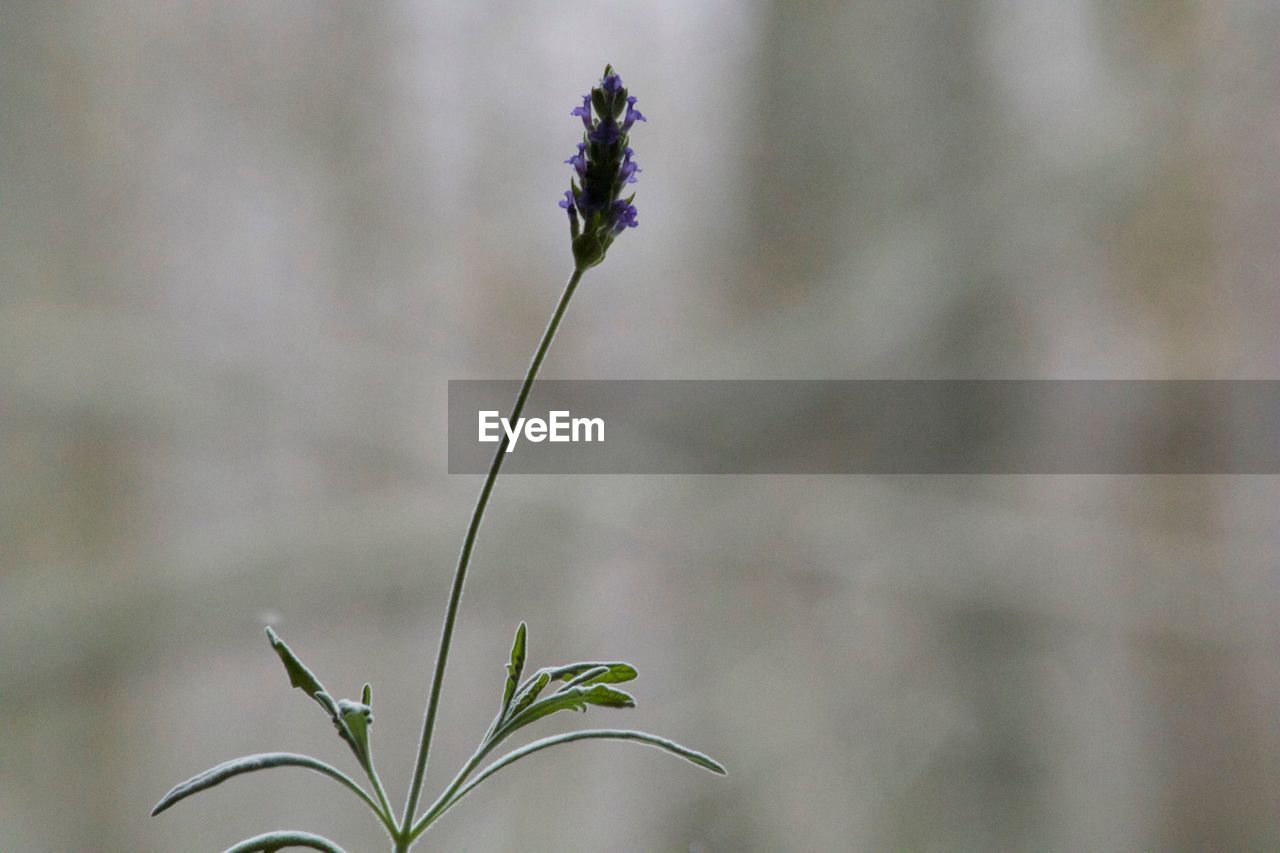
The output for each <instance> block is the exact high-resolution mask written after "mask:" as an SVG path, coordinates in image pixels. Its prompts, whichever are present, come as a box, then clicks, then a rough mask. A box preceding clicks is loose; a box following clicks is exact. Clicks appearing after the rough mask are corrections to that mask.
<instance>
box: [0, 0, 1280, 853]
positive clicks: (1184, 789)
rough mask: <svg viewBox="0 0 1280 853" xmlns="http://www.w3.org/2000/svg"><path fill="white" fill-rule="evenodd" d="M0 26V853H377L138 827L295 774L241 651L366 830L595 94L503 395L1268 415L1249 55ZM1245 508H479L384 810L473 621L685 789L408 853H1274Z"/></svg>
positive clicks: (464, 33)
mask: <svg viewBox="0 0 1280 853" xmlns="http://www.w3.org/2000/svg"><path fill="white" fill-rule="evenodd" d="M4 21H5V23H4V26H3V27H0V106H2V108H3V116H4V121H3V125H2V127H3V129H2V130H0V264H3V267H2V269H3V276H2V278H0V282H2V285H3V290H2V291H0V652H2V653H0V850H5V851H10V850H12V851H54V850H57V851H100V850H102V851H107V850H110V851H115V850H121V851H124V850H128V851H140V853H141V852H142V851H157V853H159V851H175V850H177V851H193V853H194V851H200V850H217V849H223V848H224V847H226V846H227V845H229V844H230V843H232V842H233V841H235V840H236V839H238V838H241V837H245V836H247V835H251V834H254V833H256V832H259V831H264V830H266V829H270V828H273V827H275V826H277V825H279V826H288V827H304V828H308V829H312V830H314V831H318V832H323V833H325V834H330V835H332V836H334V837H336V838H337V839H339V840H340V841H342V842H343V843H344V845H346V846H347V848H348V849H351V850H370V849H382V847H383V845H382V843H381V841H380V840H379V839H380V833H379V829H378V827H377V825H376V824H375V822H374V821H372V820H371V819H369V818H368V816H367V815H366V814H364V813H362V811H361V810H360V809H359V808H358V807H353V805H352V804H353V803H354V801H352V804H349V803H348V801H347V797H346V796H345V795H344V794H343V792H341V791H340V789H338V788H336V786H332V785H330V784H329V783H327V782H323V781H320V780H319V779H318V777H316V778H312V777H310V776H308V775H307V774H301V775H299V774H297V773H296V772H293V771H288V770H281V771H274V773H275V774H277V775H274V776H266V775H262V776H259V777H256V778H245V779H239V780H235V781H233V782H230V783H228V784H226V785H225V786H223V787H221V788H219V789H217V790H216V791H215V792H213V793H209V794H204V795H202V796H201V797H199V798H197V799H194V800H192V801H190V802H185V803H182V804H181V805H179V806H177V807H175V808H174V810H173V811H172V812H169V813H166V814H165V815H163V816H161V817H160V818H156V819H150V818H148V817H147V816H146V814H147V812H148V810H149V809H150V807H151V805H152V804H153V803H154V802H155V801H156V799H158V797H159V796H160V795H161V794H162V793H163V792H164V791H165V790H166V789H167V788H168V787H169V786H170V785H171V784H173V783H174V782H177V781H179V780H180V779H183V778H185V777H186V776H188V775H190V774H192V773H194V772H196V771H198V770H201V769H203V768H205V767H207V766H209V765H211V764H214V763H216V762H218V761H221V760H223V759H225V758H229V757H232V756H235V755H239V754H243V753H251V752H257V751H263V750H269V749H288V750H292V751H301V752H310V753H315V754H319V755H322V756H326V757H330V758H334V759H335V760H338V761H341V753H342V751H343V750H342V748H341V745H340V744H339V743H338V741H337V740H336V739H335V738H333V736H332V732H331V729H330V728H329V726H328V725H327V724H326V723H325V722H324V720H323V719H322V718H320V717H319V716H318V715H317V714H316V713H315V712H314V708H312V707H311V706H310V705H309V703H307V702H306V700H305V699H304V698H303V697H302V696H300V695H298V694H296V693H294V692H291V691H290V690H289V689H288V686H287V682H286V680H285V678H284V674H283V672H282V670H281V669H280V666H279V663H278V661H277V660H276V659H275V657H274V656H273V655H272V654H271V652H270V650H269V649H268V647H267V645H266V642H265V639H264V638H263V636H262V632H261V627H262V625H264V624H268V623H270V624H274V625H276V626H277V627H278V629H279V630H280V631H281V633H282V634H283V635H284V636H285V637H286V638H287V639H288V640H289V641H290V643H291V644H292V645H293V646H294V647H295V649H297V650H298V651H299V652H300V653H301V654H302V655H303V657H304V659H306V660H307V661H308V662H309V663H310V664H311V665H312V667H313V668H315V669H316V670H317V671H318V672H319V673H320V674H321V676H322V677H323V678H324V679H325V680H326V682H327V683H328V684H329V686H330V687H331V688H333V689H334V690H335V691H337V692H339V693H341V694H343V695H354V694H355V692H356V691H357V689H358V686H359V685H360V684H361V683H362V682H363V681H364V680H366V679H367V680H369V681H372V682H373V684H374V688H375V709H376V716H377V724H376V728H375V732H376V734H375V741H376V743H377V746H378V749H379V764H380V766H381V768H382V770H383V772H384V776H386V777H387V778H388V779H389V780H390V787H391V789H392V796H393V799H394V800H396V801H397V802H399V801H400V800H401V799H402V798H403V796H404V792H405V780H406V779H407V777H408V775H409V772H410V768H411V763H412V758H413V756H412V745H413V742H414V740H415V738H416V733H417V730H418V727H419V725H420V717H419V714H420V712H421V706H422V703H423V701H424V700H425V696H426V686H427V682H428V680H429V678H430V667H431V659H432V655H433V653H434V644H435V641H436V637H437V631H438V625H439V620H440V618H441V616H442V612H443V604H444V599H445V596H446V594H447V589H448V583H449V575H450V570H451V567H452V562H453V559H454V557H455V553H456V551H455V549H456V547H457V545H458V542H459V539H460V536H461V533H462V529H463V526H464V524H465V522H466V517H467V513H468V511H469V509H470V501H471V500H472V499H473V497H474V492H475V491H476V489H477V488H478V486H479V483H478V478H475V477H450V476H449V475H447V473H446V471H445V450H446V448H445V446H444V426H445V417H444V402H445V382H446V380H447V379H449V378H467V377H510V376H513V375H516V374H517V372H518V371H519V370H520V369H522V367H523V366H524V364H525V359H526V358H527V356H528V353H529V351H530V349H531V348H532V346H533V344H534V342H535V341H536V336H537V334H538V332H539V331H540V329H541V325H542V323H543V317H544V316H545V314H546V313H547V312H548V311H549V310H550V308H551V305H552V303H553V301H554V299H555V296H556V294H557V292H558V288H559V286H560V282H561V280H562V278H563V276H564V275H565V273H566V272H567V271H568V270H567V265H568V260H569V258H568V247H567V235H566V233H565V232H566V228H565V223H564V220H563V215H562V213H561V211H559V209H557V208H556V206H555V202H556V199H557V198H558V195H559V193H560V192H562V190H563V189H564V187H565V186H566V182H567V178H568V167H566V166H563V165H562V164H561V162H560V161H562V160H563V159H564V158H565V157H567V156H568V155H569V153H571V151H572V146H573V143H574V142H575V141H576V140H575V136H576V133H577V130H575V122H576V120H575V119H571V118H570V117H569V116H568V112H569V110H570V108H571V107H572V106H573V105H574V104H575V103H576V99H577V97H578V96H579V95H580V94H581V92H582V91H584V90H585V88H586V87H587V86H588V85H589V84H590V83H591V82H592V81H593V80H594V79H595V78H596V77H597V76H598V74H599V71H600V68H601V67H602V66H603V65H604V63H605V62H607V61H608V62H613V63H614V64H615V65H616V66H617V67H618V68H619V69H620V70H621V71H622V73H623V74H624V75H625V77H626V79H627V82H628V84H629V85H630V86H631V88H632V90H633V92H634V93H635V94H637V95H639V97H640V98H641V103H640V106H641V108H642V109H644V111H645V112H646V114H647V115H648V116H649V119H650V120H649V122H648V123H646V124H644V125H641V126H640V127H639V129H638V130H637V131H636V132H635V133H634V134H633V137H634V145H635V148H636V150H637V157H638V159H639V160H640V162H641V163H642V165H643V167H644V170H645V171H644V173H643V175H642V176H641V182H640V184H639V185H638V187H637V189H638V190H639V195H638V198H637V204H638V205H639V207H640V220H641V223H642V225H641V227H640V228H639V229H638V230H636V231H633V232H628V233H627V234H626V235H625V237H624V238H623V239H622V240H621V241H620V242H619V243H618V244H617V246H616V247H615V248H614V249H613V251H612V253H611V257H610V259H609V262H608V263H607V264H606V265H605V266H604V267H602V268H601V269H600V270H598V271H595V272H593V273H591V275H590V277H589V278H588V279H587V282H586V283H585V284H584V286H583V289H582V291H581V293H580V296H579V297H578V298H577V299H576V301H575V304H574V305H573V306H572V309H571V312H570V316H569V318H568V320H567V322H566V325H565V327H564V330H563V333H562V335H561V337H560V339H559V340H558V341H557V343H556V347H555V350H554V351H553V354H552V356H551V358H550V360H549V362H548V365H547V375H548V376H556V377H565V378H570V377H571V378H609V377H660V378H661V377H672V378H686V377H698V378H716V377H725V378H757V377H759V378H774V377H797V378H968V377H983V378H1031V377H1035V378H1042V377H1043V378H1094V377H1097V378H1103V377H1105V378H1275V376H1276V372H1275V370H1276V368H1275V365H1276V364H1277V358H1278V357H1280V344H1278V343H1277V341H1280V335H1277V334H1276V325H1277V321H1278V320H1280V289H1277V287H1276V284H1277V270H1280V242H1278V241H1277V240H1276V236H1277V225H1280V157H1278V156H1277V154H1276V139H1277V134H1278V133H1280V51H1277V49H1276V45H1277V44H1280V10H1278V9H1277V8H1276V7H1275V6H1274V4H1268V3H1264V2H1249V0H1221V1H1220V2H1216V3H1208V4H1194V3H1169V2H1138V1H1137V0H1132V2H1122V3H1109V2H1101V1H1100V0H1092V2H1083V0H1081V2H1052V3H1050V2H1039V3H1025V2H995V0H987V1H986V2H972V3H962V4H961V3H942V2H933V3H928V2H906V3H859V4H796V3H782V2H776V3H773V4H769V3H754V4H742V3H728V2H706V3H679V2H674V0H670V2H661V3H653V4H643V5H641V4H629V5H623V4H595V5H589V6H584V5H583V4H577V3H575V4H570V3H548V2H543V3H505V4H504V3H429V4H391V5H382V4H361V5H357V4H348V5H338V4H332V5H306V6H299V5H296V4H283V3H280V4H254V5H252V6H246V5H238V4H237V5H230V4H198V5H195V6H188V5H177V4H175V5H161V6H157V5H155V4H143V3H128V2H124V3H111V4H107V3H85V4H38V3H16V4H11V5H10V6H9V7H7V8H6V11H5V14H4ZM1278 506H1280V482H1277V480H1276V478H1274V477H1236V478H1228V477H1161V478H1142V477H1096V476H1094V477H1086V476H1081V477H949V478H942V477H938V478H931V477H890V478H886V477H879V478H873V477H849V478H837V477H832V478H798V477H777V478H768V477H740V478H696V477H688V478H680V477H634V478H627V477H597V478H593V477H543V478H539V477H519V478H509V479H507V480H504V481H503V482H502V483H501V484H500V486H499V489H498V492H497V493H496V498H495V500H494V503H493V505H492V508H491V511H490V513H489V516H488V519H487V521H486V525H485V530H484V538H483V539H482V542H481V545H480V548H479V550H478V553H477V558H476V563H475V568H474V575H473V578H472V581H471V583H470V585H469V588H468V594H467V597H466V599H465V601H464V606H463V611H462V617H461V627H460V630H459V634H458V638H457V643H456V644H455V649H456V651H455V656H454V658H453V661H452V664H451V668H450V675H449V679H448V692H447V693H446V696H445V700H444V706H443V713H442V719H441V729H440V733H439V734H440V737H439V740H438V746H437V749H436V751H435V752H434V757H433V762H432V763H433V767H434V768H441V769H437V770H436V773H437V774H439V773H441V772H443V768H445V767H451V766H454V765H456V764H457V763H458V762H459V761H461V760H462V759H463V758H465V756H466V755H467V754H468V753H469V746H470V744H471V743H473V742H474V740H475V738H476V737H478V736H479V735H480V734H481V733H482V732H483V730H484V728H485V726H486V725H487V723H488V721H489V714H490V713H491V712H492V708H493V703H494V701H495V696H496V691H497V690H499V689H500V684H501V679H502V672H503V670H502V664H503V661H504V656H505V654H506V651H507V647H508V644H509V642H510V634H511V631H512V629H513V627H514V626H515V625H516V624H517V622H518V621H519V620H521V619H524V620H527V621H528V623H529V627H530V637H531V652H532V661H533V662H534V663H537V664H543V663H553V662H558V661H562V660H571V659H579V658H581V657H582V656H584V655H603V656H604V657H606V658H625V659H629V660H632V661H634V662H635V663H636V664H637V666H638V667H639V669H640V670H641V673H642V676H641V681H640V682H639V683H638V685H637V694H638V697H639V700H640V704H639V708H638V709H637V710H635V711H631V712H627V713H628V715H629V717H630V719H629V720H628V722H630V723H632V724H635V725H636V726H637V727H641V728H645V729H650V730H654V731H659V732H663V733H668V734H670V735H672V736H674V737H676V738H677V739H679V740H682V741H684V742H687V743H690V744H692V745H694V746H696V747H698V748H701V749H704V750H706V751H708V752H710V753H712V754H713V755H716V756H717V757H718V758H721V759H722V760H724V761H725V763H726V764H728V765H729V766H730V769H731V776H730V777H729V778H728V779H727V780H717V779H713V778H711V777H710V776H706V775H704V774H701V773H698V772H695V771H693V770H690V769H688V768H686V767H683V766H678V765H677V764H675V763H674V762H672V761H671V760H670V759H667V758H665V757H663V756H660V755H658V754H657V753H651V752H650V751H627V749H626V748H625V747H618V746H609V745H587V746H584V747H582V748H581V749H576V750H575V749H566V750H564V751H562V752H561V753H559V754H556V753H554V752H550V753H546V754H543V755H542V756H540V757H539V758H537V759H533V760H530V761H529V762H526V763H523V764H522V765H521V766H519V767H516V768H513V769H512V770H510V771H507V773H505V774H504V777H505V778H504V777H497V778H495V780H494V781H493V782H492V783H489V784H488V785H486V787H485V788H484V789H481V791H480V792H478V793H477V794H476V795H475V796H474V797H473V798H471V799H469V800H468V801H467V802H466V803H465V804H464V805H463V806H460V807H459V808H458V809H457V811H456V813H455V814H452V815H451V816H450V817H449V818H448V819H447V820H445V821H444V822H442V823H441V825H440V826H439V827H438V829H436V830H433V831H432V833H431V835H430V836H428V838H429V839H431V840H433V841H434V845H435V847H436V848H438V849H447V850H463V849H470V850H495V851H501V850H559V851H582V853H588V851H590V853H597V852H598V851H602V850H608V851H621V853H630V851H668V850H670V851H681V853H684V851H688V853H729V851H732V853H736V851H761V853H773V851H787V852H788V853H792V852H793V853H809V851H828V850H830V851H837V850H889V849H892V850H913V851H915V850H919V851H956V850H972V851H987V850H1063V851H1068V850H1114V851H1146V850H1153V849H1159V850H1223V851H1228V850H1242V851H1243V850H1249V851H1253V850H1270V849H1278V848H1280V816H1278V815H1277V812H1276V809H1275V804H1276V802H1277V801H1280V729H1278V728H1277V722H1276V721H1277V703H1278V702H1280V665H1278V664H1277V654H1278V642H1280V633H1278V632H1277V629H1276V627H1275V626H1276V625H1277V624H1280V620H1277V616H1280V607H1278V606H1277V604H1278V599H1280V588H1278V583H1280V572H1278V570H1277V558H1276V555H1277V554H1278V553H1280V533H1277V531H1280V525H1277V523H1276V522H1277V521H1278V520H1280V519H1278V518H1277V507H1278ZM592 714H593V715H595V716H596V718H597V720H601V719H603V718H604V714H598V713H597V712H594V711H593V712H592ZM565 725H566V723H563V722H559V721H556V720H551V721H548V724H547V726H546V730H547V731H551V730H556V729H557V726H559V727H561V728H563V727H564V726H565ZM605 761H611V762H612V761H616V762H617V764H616V765H614V766H613V767H610V768H606V765H605V764H604V762H605ZM344 766H345V765H344ZM291 773H292V775H290V774H291ZM438 782H439V780H438V778H437V784H438ZM428 847H429V848H430V845H428Z"/></svg>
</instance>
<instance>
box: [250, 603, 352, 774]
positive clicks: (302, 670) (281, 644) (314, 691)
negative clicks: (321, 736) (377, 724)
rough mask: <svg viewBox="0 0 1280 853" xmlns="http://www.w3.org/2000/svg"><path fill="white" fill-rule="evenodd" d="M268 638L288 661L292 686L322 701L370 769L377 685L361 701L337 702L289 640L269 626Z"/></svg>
mask: <svg viewBox="0 0 1280 853" xmlns="http://www.w3.org/2000/svg"><path fill="white" fill-rule="evenodd" d="M267 639H269V640H270V641H271V648H273V649H275V652H276V654H277V655H279V656H280V660H281V661H283V662H284V668H285V671H286V672H288V673H289V685H290V686H291V687H297V688H298V689H299V690H301V691H302V692H303V693H306V694H307V695H308V696H310V697H311V698H312V699H315V700H316V702H318V703H319V704H320V707H321V708H323V709H324V710H325V713H326V714H328V715H329V719H330V720H332V721H333V725H334V728H336V729H337V730H338V736H339V737H340V738H342V739H343V740H344V741H346V742H347V746H349V747H351V751H352V752H354V753H355V756H356V759H357V760H358V761H359V762H360V766H361V767H364V768H365V769H368V767H369V762H370V760H371V759H370V751H369V727H370V726H372V725H373V708H372V707H371V703H372V702H373V688H372V687H370V686H369V685H368V684H366V685H365V686H364V689H363V690H362V691H361V693H360V701H359V702H353V701H351V700H350V699H339V700H337V701H334V698H333V696H332V695H331V694H330V693H329V691H327V690H325V689H324V685H323V684H321V683H320V679H318V678H316V677H315V675H314V674H313V673H312V672H311V670H309V669H307V665H306V664H304V663H303V662H302V661H301V660H299V659H298V656H297V655H295V654H294V653H293V650H292V649H290V648H289V646H288V645H286V644H285V641H284V640H282V639H280V637H279V636H278V635H277V634H276V632H275V631H273V630H271V629H270V628H268V629H267Z"/></svg>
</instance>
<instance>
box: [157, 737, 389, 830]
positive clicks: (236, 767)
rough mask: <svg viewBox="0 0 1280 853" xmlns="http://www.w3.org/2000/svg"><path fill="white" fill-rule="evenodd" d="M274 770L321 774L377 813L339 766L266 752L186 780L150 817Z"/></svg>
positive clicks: (301, 756)
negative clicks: (250, 775)
mask: <svg viewBox="0 0 1280 853" xmlns="http://www.w3.org/2000/svg"><path fill="white" fill-rule="evenodd" d="M272 767H304V768H306V769H308V770H314V771H316V772H317V773H322V774H324V775H325V776H328V777H329V778H331V779H334V780H335V781H337V782H339V783H340V784H342V785H344V786H346V787H347V788H350V789H351V790H352V791H354V792H355V793H356V794H357V795H358V796H359V797H360V799H362V800H364V802H365V804H366V805H368V806H369V808H371V809H373V810H374V811H375V812H378V807H377V806H376V805H375V804H374V802H373V799H372V798H370V797H369V795H368V794H366V793H365V792H364V790H363V789H362V788H361V787H360V786H359V785H357V784H356V783H355V781H354V780H353V779H352V778H351V777H350V776H348V775H347V774H345V773H343V772H342V771H341V770H339V769H337V768H336V767H332V766H330V765H328V764H326V763H325V762H323V761H320V760H319V759H317V758H312V757H311V756H309V755H297V754H295V753H291V752H264V753H260V754H258V755H246V756H244V757H243V758H233V759H232V760H230V761H224V762H223V763H222V764H219V765H218V766H217V767H211V768H209V769H208V770H206V771H204V772H203V773H200V774H197V775H195V776H192V777H191V778H190V779H188V780H187V781H185V782H183V783H181V784H179V785H175V786H174V787H173V788H172V789H171V790H170V791H169V793H167V794H165V795H164V796H163V797H161V798H160V802H158V803H156V807H155V808H154V809H152V810H151V815H152V817H154V816H156V815H158V814H160V813H161V812H162V811H164V810H165V809H167V808H169V807H170V806H172V805H173V804H174V803H176V802H178V801H179V800H183V799H186V798H187V797H189V796H191V795H192V794H197V793H199V792H201V791H203V790H205V789H206V788H212V787H213V786H214V785H218V784H221V783H222V782H225V781H226V780H228V779H230V778H231V777H233V776H239V775H241V774H242V773H253V772H254V771H257V770H269V769H271V768H272Z"/></svg>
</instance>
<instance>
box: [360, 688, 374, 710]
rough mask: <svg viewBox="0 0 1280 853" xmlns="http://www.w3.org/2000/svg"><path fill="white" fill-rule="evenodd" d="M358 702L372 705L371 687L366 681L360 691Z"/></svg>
mask: <svg viewBox="0 0 1280 853" xmlns="http://www.w3.org/2000/svg"><path fill="white" fill-rule="evenodd" d="M360 702H361V703H362V704H364V705H368V706H369V707H373V687H371V686H370V685H369V684H368V683H366V684H365V686H364V689H363V690H361V691H360Z"/></svg>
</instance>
